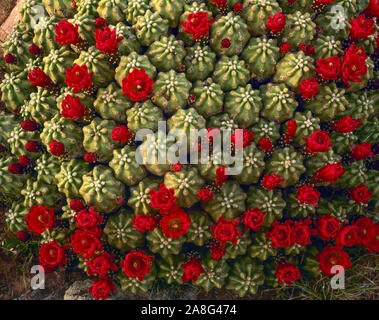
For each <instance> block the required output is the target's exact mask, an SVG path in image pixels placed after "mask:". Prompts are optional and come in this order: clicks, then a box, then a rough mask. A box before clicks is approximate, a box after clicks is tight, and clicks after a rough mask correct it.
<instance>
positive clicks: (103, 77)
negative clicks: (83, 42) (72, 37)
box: [74, 47, 115, 88]
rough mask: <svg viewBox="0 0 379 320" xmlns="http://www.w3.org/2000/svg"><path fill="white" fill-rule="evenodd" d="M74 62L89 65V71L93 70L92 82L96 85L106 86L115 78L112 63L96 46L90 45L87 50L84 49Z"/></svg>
mask: <svg viewBox="0 0 379 320" xmlns="http://www.w3.org/2000/svg"><path fill="white" fill-rule="evenodd" d="M74 63H76V64H78V65H80V66H81V65H83V64H85V65H87V67H88V72H89V73H92V72H93V76H92V82H93V84H94V86H96V87H99V88H101V87H106V86H107V85H108V84H109V83H110V82H111V81H112V80H113V78H114V74H115V72H114V68H113V66H112V63H111V62H110V61H109V58H108V57H107V56H105V55H104V54H103V53H102V52H101V51H99V50H98V49H97V48H96V47H89V48H88V50H87V51H82V52H81V53H80V56H79V58H78V59H76V60H75V61H74Z"/></svg>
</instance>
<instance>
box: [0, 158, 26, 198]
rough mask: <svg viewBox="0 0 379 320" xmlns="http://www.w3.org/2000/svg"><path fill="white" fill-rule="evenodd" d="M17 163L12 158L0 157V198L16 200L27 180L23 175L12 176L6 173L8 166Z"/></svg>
mask: <svg viewBox="0 0 379 320" xmlns="http://www.w3.org/2000/svg"><path fill="white" fill-rule="evenodd" d="M12 162H17V159H16V158H14V157H0V196H1V197H3V196H7V197H10V198H18V197H19V196H20V191H21V190H22V188H23V187H24V185H25V183H26V179H27V177H28V176H27V175H25V174H14V173H11V172H9V171H8V166H9V165H10V164H11V163H12Z"/></svg>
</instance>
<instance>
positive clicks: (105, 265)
mask: <svg viewBox="0 0 379 320" xmlns="http://www.w3.org/2000/svg"><path fill="white" fill-rule="evenodd" d="M113 257H114V254H109V253H107V252H103V253H102V254H101V255H99V256H97V257H95V258H93V259H91V260H89V261H87V263H86V266H87V267H88V271H87V272H88V275H89V276H93V275H99V276H105V275H106V274H107V273H108V271H109V270H112V271H116V270H117V269H118V267H117V266H116V265H115V264H114V263H113V262H112V259H113Z"/></svg>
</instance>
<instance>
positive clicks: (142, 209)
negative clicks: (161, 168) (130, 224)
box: [128, 177, 161, 214]
mask: <svg viewBox="0 0 379 320" xmlns="http://www.w3.org/2000/svg"><path fill="white" fill-rule="evenodd" d="M160 183H161V181H159V180H158V179H154V178H150V177H147V178H144V179H142V180H141V182H139V183H138V184H137V185H135V186H132V187H130V196H129V199H128V206H129V207H131V208H132V209H133V210H134V213H135V214H148V213H152V212H155V211H156V210H155V209H154V208H152V207H151V206H150V205H149V203H150V195H149V191H150V190H153V189H154V190H158V189H159V185H160Z"/></svg>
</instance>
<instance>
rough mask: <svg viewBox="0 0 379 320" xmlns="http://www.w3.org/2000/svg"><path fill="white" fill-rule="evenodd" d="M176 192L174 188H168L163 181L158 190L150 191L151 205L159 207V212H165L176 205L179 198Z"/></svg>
mask: <svg viewBox="0 0 379 320" xmlns="http://www.w3.org/2000/svg"><path fill="white" fill-rule="evenodd" d="M174 194H175V191H174V189H167V187H166V185H165V184H164V183H162V184H161V185H160V186H159V190H158V191H156V190H154V189H152V190H150V191H149V195H150V206H151V207H153V208H155V209H158V210H159V213H161V214H165V213H167V212H168V211H169V210H170V209H172V208H173V207H174V206H175V203H176V200H177V198H176V197H175V195H174Z"/></svg>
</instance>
